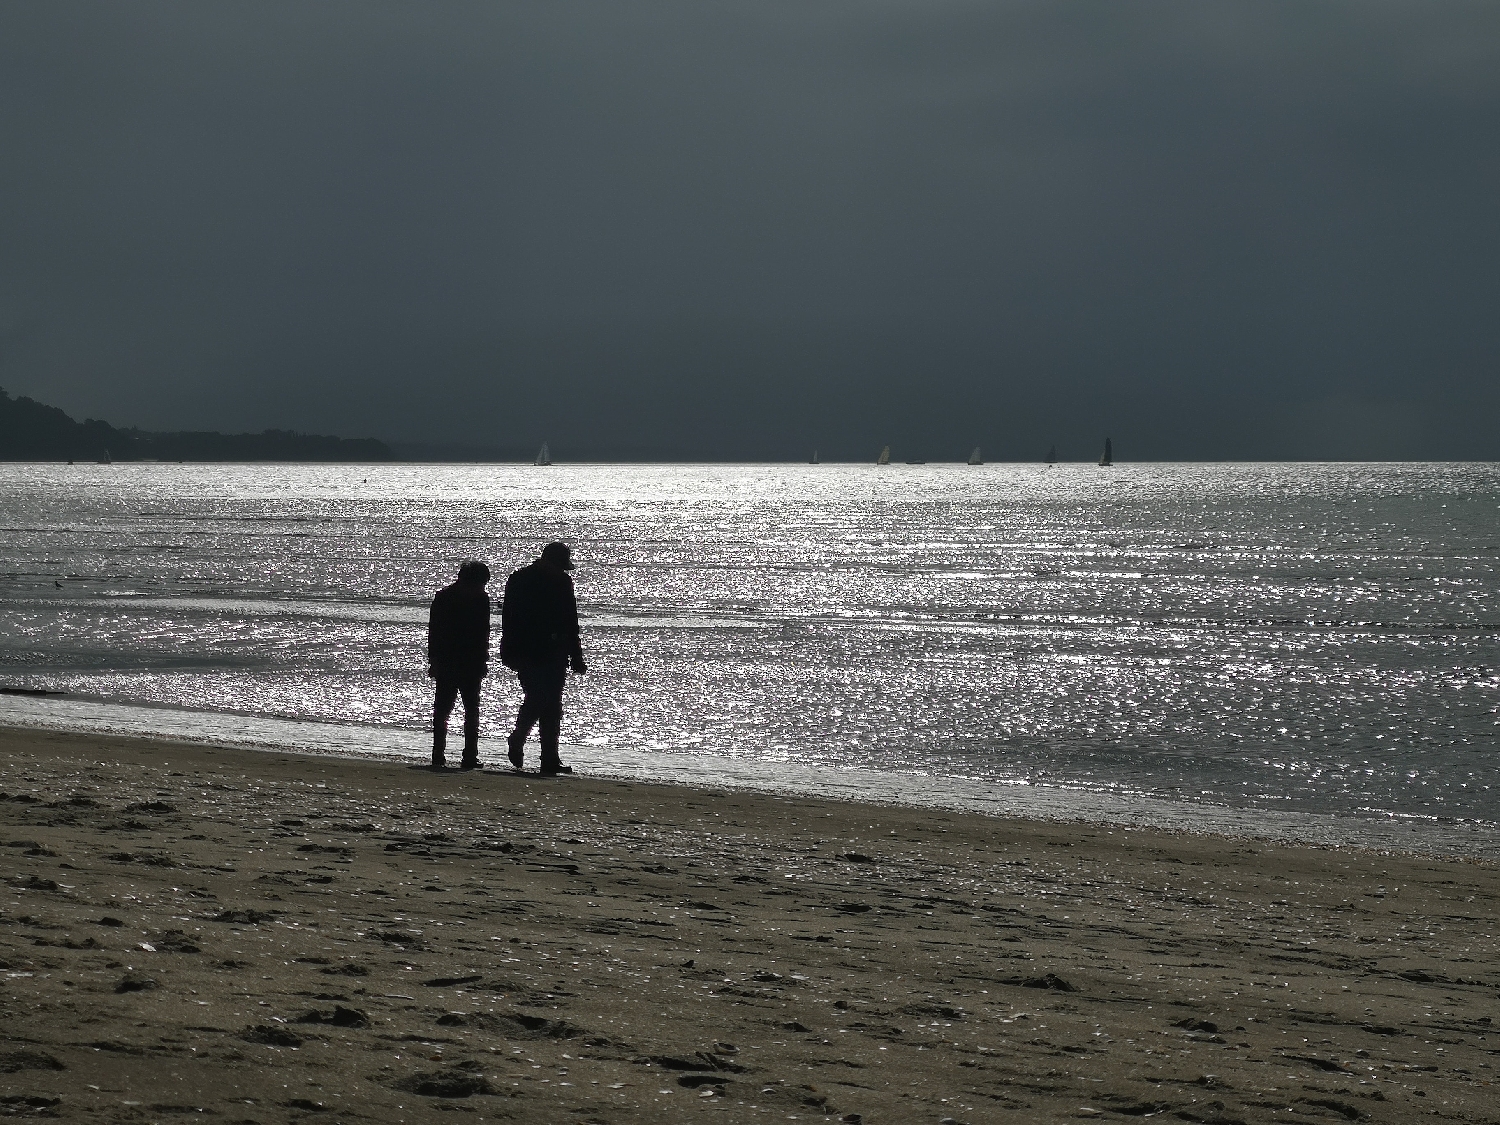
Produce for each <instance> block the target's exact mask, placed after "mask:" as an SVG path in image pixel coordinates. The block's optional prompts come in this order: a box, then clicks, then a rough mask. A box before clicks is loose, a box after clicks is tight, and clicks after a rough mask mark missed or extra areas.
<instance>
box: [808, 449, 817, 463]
mask: <svg viewBox="0 0 1500 1125" xmlns="http://www.w3.org/2000/svg"><path fill="white" fill-rule="evenodd" d="M808 464H809V465H816V464H818V451H817V450H816V449H814V450H813V455H812V460H811V461H809V462H808Z"/></svg>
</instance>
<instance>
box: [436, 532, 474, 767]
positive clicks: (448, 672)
mask: <svg viewBox="0 0 1500 1125" xmlns="http://www.w3.org/2000/svg"><path fill="white" fill-rule="evenodd" d="M489 580H490V568H489V567H487V566H485V565H484V563H482V562H478V561H476V560H472V559H471V560H470V561H469V562H466V563H464V564H463V566H461V567H459V568H458V581H456V582H454V583H453V584H452V585H451V586H444V587H443V588H442V589H441V590H439V591H438V592H437V596H436V597H434V598H433V599H432V610H431V611H430V612H429V614H428V616H427V674H428V675H429V676H431V677H432V678H433V679H434V680H435V681H437V691H436V694H435V695H434V698H433V701H432V766H433V768H434V769H441V768H442V767H443V766H445V765H446V764H447V760H446V758H445V757H444V751H445V749H446V747H447V742H448V716H449V715H451V714H452V713H453V702H454V700H455V699H456V698H457V697H458V696H460V695H462V696H463V700H464V757H463V763H462V764H463V768H464V769H466V770H472V769H477V768H478V767H479V684H480V681H482V680H483V679H484V677H485V676H486V675H487V674H488V673H489V659H490V596H489V595H488V594H487V593H485V592H484V584H485V583H486V582H488V581H489Z"/></svg>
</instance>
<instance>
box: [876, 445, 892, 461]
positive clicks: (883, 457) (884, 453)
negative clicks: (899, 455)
mask: <svg viewBox="0 0 1500 1125" xmlns="http://www.w3.org/2000/svg"><path fill="white" fill-rule="evenodd" d="M890 463H891V447H890V446H886V447H885V448H884V449H882V450H881V451H880V456H879V457H877V458H875V464H877V465H889V464H890Z"/></svg>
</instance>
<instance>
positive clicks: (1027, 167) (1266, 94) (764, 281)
mask: <svg viewBox="0 0 1500 1125" xmlns="http://www.w3.org/2000/svg"><path fill="white" fill-rule="evenodd" d="M0 98H3V104H4V107H5V112H4V113H3V114H0V203H3V206H0V385H3V386H4V387H5V388H6V389H7V390H9V391H11V392H12V393H16V394H27V395H31V396H33V397H36V398H38V399H42V400H44V401H47V402H51V403H54V404H56V405H59V406H62V407H64V408H65V409H68V410H69V411H70V412H72V413H74V414H75V415H77V416H80V417H82V416H85V415H87V416H93V417H101V418H106V419H108V420H109V421H111V422H114V423H116V424H119V425H138V426H142V427H146V428H149V429H176V428H194V429H202V428H217V429H225V430H244V429H256V430H258V429H261V428H265V427H277V428H296V429H302V430H310V431H316V432H329V433H338V434H344V435H372V436H377V437H382V438H387V439H393V440H398V441H400V440H409V441H426V442H440V441H446V442H459V443H466V444H473V445H483V446H490V447H496V448H501V447H503V448H511V447H514V448H518V449H519V448H527V447H530V446H532V445H534V444H535V443H538V442H540V441H543V440H546V441H549V442H550V443H551V445H552V449H553V452H554V454H555V455H556V456H558V457H559V459H565V458H567V457H569V456H570V455H575V456H589V457H612V456H626V457H662V458H682V457H714V458H720V457H722V458H756V459H758V458H782V457H797V458H802V457H805V456H806V455H807V454H808V453H809V452H811V450H812V449H813V448H814V447H817V448H819V449H821V451H822V453H823V455H824V457H825V458H826V459H834V458H855V459H864V458H866V457H873V455H874V453H875V451H876V450H878V449H879V447H880V446H881V445H884V444H887V443H889V444H891V445H892V446H893V448H894V449H895V451H896V455H897V456H898V457H899V458H906V457H926V458H932V459H948V458H957V457H960V456H962V455H963V454H965V453H966V452H967V451H968V449H969V448H970V447H972V446H973V445H976V444H980V445H983V446H984V448H985V452H986V455H987V456H988V457H990V458H992V459H997V460H998V459H1036V458H1039V457H1040V456H1041V455H1042V454H1043V453H1045V451H1046V449H1047V447H1048V446H1049V445H1052V444H1056V445H1057V446H1058V447H1059V452H1060V453H1061V454H1062V455H1063V456H1064V457H1077V458H1081V457H1085V456H1093V455H1096V454H1097V446H1098V445H1099V444H1100V443H1101V442H1102V439H1103V437H1104V436H1105V435H1106V434H1108V435H1111V436H1113V438H1114V440H1115V445H1116V452H1117V455H1118V456H1119V457H1120V458H1121V459H1148V458H1257V457H1267V458H1277V457H1312V458H1343V457H1351V458H1384V457H1397V458H1402V457H1422V458H1443V459H1446V458H1484V459H1496V458H1500V432H1497V427H1496V425H1495V421H1496V419H1497V417H1500V379H1497V377H1496V376H1497V370H1500V362H1497V361H1500V317H1497V316H1496V314H1495V310H1496V309H1497V308H1500V216H1497V208H1496V202H1495V201H1496V200H1497V199H1500V7H1497V6H1496V5H1494V4H1493V3H1488V2H1485V3H1447V2H1441V0H1439V2H1433V3H1421V4H1416V3H1380V2H1361V3H1326V2H1316V0H1296V2H1289V3H1275V2H1267V0H1246V2H1224V3H1213V4H1202V3H1196V2H1194V3H1188V2H1176V3H1150V2H1143V3H1128V4H1125V3H1118V2H1102V0H1101V2H1098V3H1067V2H1051V3H1032V2H1019V3H1000V2H987V3H961V2H952V3H943V2H938V3H933V2H930V0H928V2H916V0H913V2H910V3H907V2H895V0H889V2H884V3H882V2H869V3H843V2H836V0H830V2H826V3H807V2H806V0H800V2H796V3H782V2H776V0H761V2H758V3H746V4H739V3H719V4H696V3H665V2H660V0H639V2H635V3H629V4H620V3H612V2H598V3H593V2H570V0H546V2H537V3H494V2H485V3H461V2H453V0H447V2H445V3H442V4H418V3H403V4H394V3H377V2H361V3H341V2H336V0H335V2H327V0H324V2H320V3H306V2H302V0H299V2H296V3H275V2H264V0H262V2H257V3H244V4H212V5H205V4H200V3H188V2H183V3H160V2H152V0H143V2H138V3H132V4H117V3H98V4H96V3H88V2H72V3H13V4H8V5H6V6H5V7H4V8H3V10H0Z"/></svg>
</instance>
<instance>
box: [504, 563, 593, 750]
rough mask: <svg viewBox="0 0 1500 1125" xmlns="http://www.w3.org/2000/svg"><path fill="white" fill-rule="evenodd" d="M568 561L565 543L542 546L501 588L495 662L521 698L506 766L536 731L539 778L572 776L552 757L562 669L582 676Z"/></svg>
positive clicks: (584, 668)
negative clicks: (514, 681) (511, 676)
mask: <svg viewBox="0 0 1500 1125" xmlns="http://www.w3.org/2000/svg"><path fill="white" fill-rule="evenodd" d="M572 569H573V555H572V552H571V551H569V550H568V546H567V544H566V543H548V544H547V546H546V547H544V548H542V557H541V558H539V559H537V561H536V562H534V563H532V564H531V565H530V566H523V567H522V568H521V569H520V570H518V571H516V572H515V573H514V574H512V575H511V576H510V577H509V578H508V579H506V582H505V602H504V604H503V605H502V607H501V610H500V662H501V663H502V664H504V665H505V666H506V667H507V668H509V669H511V670H512V671H514V672H515V674H516V676H517V677H518V678H519V679H520V681H521V690H522V691H523V692H525V697H524V698H523V699H522V700H521V708H520V710H519V711H517V712H516V729H515V730H514V731H512V732H511V735H510V738H509V740H508V741H509V742H510V764H511V765H513V766H515V767H516V769H520V768H521V763H522V762H523V761H524V755H523V748H524V747H525V745H526V739H527V738H528V737H529V736H530V734H531V728H532V727H533V726H534V725H539V726H540V728H541V730H540V738H541V743H542V773H544V774H557V773H572V772H573V770H572V769H571V768H570V767H568V766H565V765H563V764H562V761H561V760H560V759H559V758H558V754H557V742H558V736H559V732H560V730H561V728H562V697H563V682H564V680H565V679H566V678H567V674H568V666H569V665H571V666H572V668H573V671H575V672H578V673H580V674H581V673H584V672H587V671H588V666H587V665H586V664H584V662H583V644H582V642H581V641H580V640H579V637H578V601H577V598H576V597H575V596H574V594H573V580H572V579H571V578H569V577H568V573H567V572H568V571H570V570H572Z"/></svg>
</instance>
